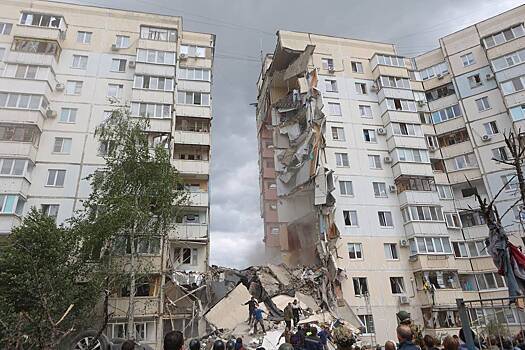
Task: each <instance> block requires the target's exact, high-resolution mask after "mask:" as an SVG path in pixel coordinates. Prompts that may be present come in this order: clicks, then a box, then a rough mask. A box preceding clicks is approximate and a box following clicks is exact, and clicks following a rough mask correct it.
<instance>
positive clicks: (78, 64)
mask: <svg viewBox="0 0 525 350" xmlns="http://www.w3.org/2000/svg"><path fill="white" fill-rule="evenodd" d="M87 63H88V56H82V55H73V63H72V64H71V68H74V69H82V70H86V68H87Z"/></svg>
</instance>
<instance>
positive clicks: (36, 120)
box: [0, 108, 45, 152]
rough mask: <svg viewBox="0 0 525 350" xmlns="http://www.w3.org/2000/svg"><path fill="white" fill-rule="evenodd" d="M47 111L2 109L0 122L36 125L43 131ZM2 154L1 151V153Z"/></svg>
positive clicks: (0, 110)
mask: <svg viewBox="0 0 525 350" xmlns="http://www.w3.org/2000/svg"><path fill="white" fill-rule="evenodd" d="M44 113H45V111H44V110H43V109H42V108H41V110H28V109H9V108H1V109H0V120H1V121H2V122H5V123H12V124H26V125H34V126H36V127H37V128H38V130H40V131H42V126H43V125H44V120H45V114H44ZM0 152H1V151H0Z"/></svg>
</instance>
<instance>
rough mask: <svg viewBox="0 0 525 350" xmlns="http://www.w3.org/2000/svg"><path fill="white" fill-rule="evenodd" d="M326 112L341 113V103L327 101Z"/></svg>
mask: <svg viewBox="0 0 525 350" xmlns="http://www.w3.org/2000/svg"><path fill="white" fill-rule="evenodd" d="M328 113H330V115H337V116H340V115H341V105H340V104H339V103H335V102H328Z"/></svg>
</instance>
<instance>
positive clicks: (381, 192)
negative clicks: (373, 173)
mask: <svg viewBox="0 0 525 350" xmlns="http://www.w3.org/2000/svg"><path fill="white" fill-rule="evenodd" d="M372 187H373V189H374V196H376V197H382V198H385V197H388V196H387V194H386V184H385V183H384V182H372Z"/></svg>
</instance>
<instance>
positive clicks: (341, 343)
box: [332, 325, 356, 349]
mask: <svg viewBox="0 0 525 350" xmlns="http://www.w3.org/2000/svg"><path fill="white" fill-rule="evenodd" d="M332 335H333V338H334V343H336V344H337V347H338V348H339V349H351V348H352V345H353V344H354V343H355V342H356V340H355V336H354V334H353V332H352V330H351V329H350V328H348V327H346V326H344V325H341V326H338V327H336V328H334V330H333V331H332Z"/></svg>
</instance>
